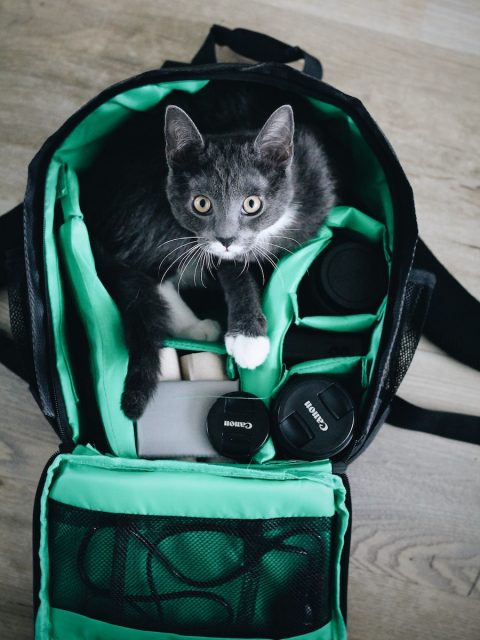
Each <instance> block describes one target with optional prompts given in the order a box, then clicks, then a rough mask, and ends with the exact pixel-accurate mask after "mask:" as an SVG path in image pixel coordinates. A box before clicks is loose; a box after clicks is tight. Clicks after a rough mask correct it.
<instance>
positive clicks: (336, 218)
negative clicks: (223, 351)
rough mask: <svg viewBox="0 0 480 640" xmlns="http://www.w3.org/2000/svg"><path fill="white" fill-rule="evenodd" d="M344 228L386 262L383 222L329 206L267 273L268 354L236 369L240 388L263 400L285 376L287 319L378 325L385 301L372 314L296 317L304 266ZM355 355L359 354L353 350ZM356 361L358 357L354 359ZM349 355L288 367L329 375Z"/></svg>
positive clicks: (336, 325)
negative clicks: (376, 248) (321, 220)
mask: <svg viewBox="0 0 480 640" xmlns="http://www.w3.org/2000/svg"><path fill="white" fill-rule="evenodd" d="M344 226H345V227H346V228H348V229H353V230H355V231H356V232H357V233H360V234H361V235H362V236H364V237H365V238H366V239H367V240H368V241H371V242H376V243H381V244H382V246H383V247H384V253H385V259H386V263H387V265H388V266H389V265H390V256H389V253H388V252H387V251H386V250H385V249H386V240H385V236H386V235H387V234H386V230H385V226H384V225H383V224H381V223H380V222H378V221H376V220H373V219H372V218H369V217H368V216H366V215H365V214H364V213H362V212H361V211H358V210H357V209H354V208H353V207H343V206H341V207H334V208H333V209H332V210H331V211H330V213H329V214H328V217H327V219H326V221H325V224H324V225H323V226H322V227H321V228H320V229H319V231H318V233H317V236H316V237H315V238H313V239H312V240H310V241H309V242H307V243H305V244H304V245H303V246H302V247H300V248H299V249H297V250H296V251H294V252H293V253H292V254H289V255H287V256H284V257H283V258H282V259H281V260H280V261H279V263H278V267H277V269H276V270H275V271H274V273H273V274H272V276H271V278H270V280H269V282H268V284H267V287H266V289H265V292H264V296H263V309H264V312H265V315H266V316H267V317H268V319H269V322H268V326H267V332H268V337H269V338H270V353H269V354H268V357H267V359H266V360H265V362H264V363H263V364H261V365H260V366H259V367H257V368H256V369H254V370H250V369H240V370H239V371H240V379H241V385H242V389H244V390H245V391H249V392H251V393H255V394H256V395H258V396H259V397H260V398H262V399H263V400H264V401H265V402H266V403H267V404H268V403H269V401H270V399H271V397H272V395H274V393H275V392H276V391H277V390H278V388H279V387H280V386H281V384H283V382H285V381H286V380H287V379H288V377H289V375H286V374H285V371H284V367H283V362H282V347H283V340H284V338H285V335H286V333H287V331H288V328H289V327H290V325H291V324H292V323H293V322H296V323H297V324H300V325H302V324H303V325H306V326H314V328H317V329H323V330H327V331H359V330H361V329H366V328H369V327H371V326H373V325H374V324H376V325H377V326H378V325H381V324H382V321H383V316H384V312H385V300H384V301H383V302H382V304H381V305H380V307H379V309H378V311H377V314H375V315H374V314H358V315H351V316H340V317H338V316H317V317H311V318H303V319H302V318H299V310H298V304H297V288H298V286H299V284H300V281H301V280H302V278H303V276H304V275H305V272H306V271H307V270H308V267H309V266H310V265H311V264H312V262H313V261H314V260H315V258H316V257H317V256H318V255H319V254H320V253H321V252H322V251H323V250H324V249H325V247H326V246H327V245H328V243H329V242H330V240H331V238H332V235H333V231H332V229H335V228H340V227H344ZM377 346H378V345H377V343H376V342H374V341H371V343H370V349H369V353H368V355H367V356H366V357H365V359H366V360H367V361H368V362H369V368H371V364H372V362H373V361H374V359H375V356H376V347H377ZM359 355H360V354H359ZM358 360H360V358H359V359H358ZM351 361H352V358H331V359H325V360H316V361H314V362H313V363H308V362H307V363H305V364H304V365H298V366H297V367H295V368H293V371H294V372H296V373H302V372H306V371H307V370H308V372H310V373H324V374H328V373H335V372H337V371H336V368H337V367H336V363H338V365H339V366H340V368H341V367H342V363H345V366H347V367H348V366H350V362H351Z"/></svg>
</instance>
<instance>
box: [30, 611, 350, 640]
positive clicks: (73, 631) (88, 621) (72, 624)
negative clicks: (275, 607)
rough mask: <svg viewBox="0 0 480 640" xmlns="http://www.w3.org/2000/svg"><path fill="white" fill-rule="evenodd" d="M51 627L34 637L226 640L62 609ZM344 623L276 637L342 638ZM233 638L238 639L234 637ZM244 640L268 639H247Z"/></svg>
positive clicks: (293, 639) (306, 639) (47, 639)
mask: <svg viewBox="0 0 480 640" xmlns="http://www.w3.org/2000/svg"><path fill="white" fill-rule="evenodd" d="M51 620H52V622H51V630H50V633H49V635H48V636H45V635H41V632H39V633H38V634H35V640H65V639H66V638H68V639H69V640H100V639H101V640H228V639H225V638H215V637H213V636H208V637H204V636H184V635H178V634H176V633H162V632H161V631H138V630H135V629H129V628H127V627H119V626H117V625H114V624H109V623H108V622H102V621H100V620H94V619H92V618H86V617H85V616H81V615H79V614H78V613H72V612H71V611H64V610H62V609H53V608H52V610H51ZM346 637H347V634H346V630H345V625H343V623H340V622H338V621H332V622H329V623H328V624H326V625H325V626H324V627H322V628H321V629H319V630H318V631H311V632H310V633H306V634H303V635H301V636H295V637H290V638H278V640H346ZM237 640H242V639H241V638H238V639H237ZM248 640H269V639H268V638H249V639H248Z"/></svg>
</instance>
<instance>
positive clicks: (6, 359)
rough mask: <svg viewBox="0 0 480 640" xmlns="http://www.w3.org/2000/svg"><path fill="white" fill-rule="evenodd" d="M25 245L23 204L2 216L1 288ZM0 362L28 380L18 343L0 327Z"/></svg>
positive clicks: (0, 247)
mask: <svg viewBox="0 0 480 640" xmlns="http://www.w3.org/2000/svg"><path fill="white" fill-rule="evenodd" d="M22 245H23V204H19V205H17V206H16V207H14V208H13V209H11V210H10V211H9V212H8V213H5V214H4V215H3V216H0V289H6V288H7V286H8V280H9V277H8V273H9V265H8V263H9V259H10V257H11V255H12V254H13V253H14V251H15V250H18V247H21V246H22ZM0 362H1V363H2V364H3V365H5V366H6V367H7V369H10V371H12V372H13V373H15V374H16V375H17V376H19V377H20V378H22V379H23V380H25V382H28V376H27V374H26V370H25V369H26V368H25V364H24V362H23V359H22V357H21V354H20V350H19V349H18V345H17V344H16V342H15V341H14V340H13V339H12V338H11V336H10V335H9V333H8V332H7V331H6V330H5V329H1V328H0Z"/></svg>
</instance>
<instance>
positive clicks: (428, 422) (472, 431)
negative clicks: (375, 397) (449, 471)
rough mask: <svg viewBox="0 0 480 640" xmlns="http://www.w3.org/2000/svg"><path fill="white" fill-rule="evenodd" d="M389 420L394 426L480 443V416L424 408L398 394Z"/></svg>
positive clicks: (392, 405)
mask: <svg viewBox="0 0 480 640" xmlns="http://www.w3.org/2000/svg"><path fill="white" fill-rule="evenodd" d="M387 422H388V423H389V424H391V425H393V426H394V427H402V428H403V429H411V430H412V431H423V432H425V433H432V434H434V435H437V436H442V437H444V438H451V439H452V440H461V441H463V442H470V443H472V444H480V416H470V415H465V414H461V413H451V412H449V411H435V410H432V409H422V408H421V407H417V406H416V405H414V404H411V403H410V402H407V401H406V400H402V398H399V397H398V396H395V398H394V399H393V402H392V404H391V409H390V413H389V415H388V418H387Z"/></svg>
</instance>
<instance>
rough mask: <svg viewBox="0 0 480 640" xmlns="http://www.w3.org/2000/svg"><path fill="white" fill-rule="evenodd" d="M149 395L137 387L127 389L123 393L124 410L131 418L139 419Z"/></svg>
mask: <svg viewBox="0 0 480 640" xmlns="http://www.w3.org/2000/svg"><path fill="white" fill-rule="evenodd" d="M147 403H148V396H147V394H146V393H143V392H142V391H138V390H137V389H125V390H124V392H123V394H122V410H123V413H124V414H125V415H126V416H127V418H130V420H138V419H139V418H140V417H141V416H142V415H143V413H144V411H145V408H146V406H147Z"/></svg>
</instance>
